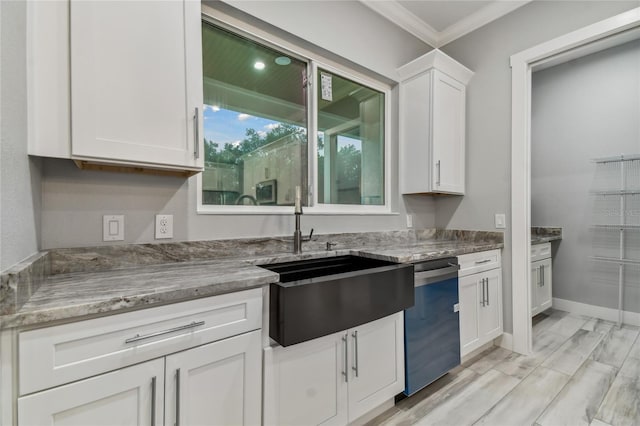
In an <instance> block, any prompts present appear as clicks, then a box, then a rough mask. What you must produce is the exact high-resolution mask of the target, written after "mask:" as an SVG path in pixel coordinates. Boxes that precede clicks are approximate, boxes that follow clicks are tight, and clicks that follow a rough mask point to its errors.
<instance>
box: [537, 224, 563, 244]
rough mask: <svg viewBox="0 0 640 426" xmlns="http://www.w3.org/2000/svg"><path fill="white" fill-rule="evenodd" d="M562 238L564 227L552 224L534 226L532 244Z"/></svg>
mask: <svg viewBox="0 0 640 426" xmlns="http://www.w3.org/2000/svg"><path fill="white" fill-rule="evenodd" d="M561 239H562V228H559V227H550V226H545V227H542V226H532V227H531V244H542V243H549V242H551V241H558V240H561Z"/></svg>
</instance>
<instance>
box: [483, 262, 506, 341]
mask: <svg viewBox="0 0 640 426" xmlns="http://www.w3.org/2000/svg"><path fill="white" fill-rule="evenodd" d="M482 278H484V282H485V284H484V285H485V292H486V298H485V304H484V306H483V307H482V308H481V313H480V336H481V340H482V343H486V342H488V341H489V340H491V339H493V338H495V337H498V336H499V335H500V334H502V269H492V270H491V271H487V272H485V273H483V274H482Z"/></svg>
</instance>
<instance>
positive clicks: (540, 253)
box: [531, 243, 551, 262]
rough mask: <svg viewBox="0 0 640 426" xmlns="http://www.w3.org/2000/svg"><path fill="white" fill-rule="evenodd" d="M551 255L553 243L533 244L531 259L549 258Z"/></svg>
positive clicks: (533, 260)
mask: <svg viewBox="0 0 640 426" xmlns="http://www.w3.org/2000/svg"><path fill="white" fill-rule="evenodd" d="M550 257H551V243H542V244H532V245H531V261H532V262H535V261H536V260H542V259H548V258H550Z"/></svg>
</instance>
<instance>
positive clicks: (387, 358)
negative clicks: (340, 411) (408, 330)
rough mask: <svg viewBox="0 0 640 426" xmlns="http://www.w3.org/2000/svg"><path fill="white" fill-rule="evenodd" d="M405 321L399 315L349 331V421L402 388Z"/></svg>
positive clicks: (400, 313) (391, 396)
mask: <svg viewBox="0 0 640 426" xmlns="http://www.w3.org/2000/svg"><path fill="white" fill-rule="evenodd" d="M403 330H404V321H403V313H402V312H398V313H396V314H393V315H391V316H388V317H385V318H382V319H380V320H377V321H374V322H371V323H368V324H365V325H363V326H360V327H357V328H354V329H351V330H349V341H350V345H349V355H350V358H351V359H350V362H351V367H350V368H349V370H350V371H349V374H350V377H349V421H350V422H351V421H353V420H355V419H357V418H358V417H360V416H362V415H363V414H366V413H367V412H369V411H371V410H373V409H374V408H376V407H378V406H379V405H381V404H382V403H384V402H385V401H387V400H389V399H391V398H393V397H394V396H395V395H397V394H398V393H400V392H402V390H403V389H404V350H403V348H404V332H403Z"/></svg>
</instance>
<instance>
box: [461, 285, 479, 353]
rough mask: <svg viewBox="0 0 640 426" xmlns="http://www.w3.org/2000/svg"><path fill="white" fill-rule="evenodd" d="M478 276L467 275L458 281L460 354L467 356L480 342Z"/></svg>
mask: <svg viewBox="0 0 640 426" xmlns="http://www.w3.org/2000/svg"><path fill="white" fill-rule="evenodd" d="M479 276H480V274H473V275H467V276H466V277H461V278H460V279H459V281H458V294H459V297H460V302H459V303H460V353H461V355H462V356H464V355H466V354H468V353H469V352H471V351H472V350H474V349H475V348H476V347H477V346H478V342H479V340H480V328H479V327H480V318H479V314H480V309H482V306H481V303H482V287H481V283H480V278H479Z"/></svg>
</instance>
